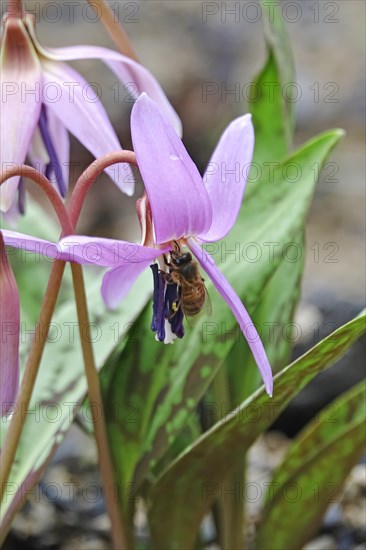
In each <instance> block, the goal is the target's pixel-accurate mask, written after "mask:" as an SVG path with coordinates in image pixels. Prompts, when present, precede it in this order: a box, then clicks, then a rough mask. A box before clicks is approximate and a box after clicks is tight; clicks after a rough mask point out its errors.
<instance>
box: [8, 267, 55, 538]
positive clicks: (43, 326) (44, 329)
mask: <svg viewBox="0 0 366 550" xmlns="http://www.w3.org/2000/svg"><path fill="white" fill-rule="evenodd" d="M64 269H65V262H62V261H57V262H55V264H54V266H53V268H52V271H51V275H50V278H49V281H48V285H47V289H46V293H45V295H44V298H43V302H42V307H41V312H40V316H39V321H38V330H37V333H36V335H37V337H35V338H34V339H33V342H32V345H31V349H30V352H29V356H28V360H27V363H26V366H25V370H24V374H23V378H22V382H21V385H20V389H19V393H18V396H17V400H16V402H15V406H14V413H13V416H12V419H11V422H10V426H9V429H8V432H7V435H6V437H5V441H4V445H3V449H2V452H1V455H0V472H1V484H0V501H1V500H2V498H3V495H4V491H5V489H6V485H7V481H8V479H9V474H10V470H11V466H12V464H13V461H14V458H15V453H16V450H17V447H18V443H19V439H20V435H21V433H22V429H23V424H24V422H25V420H26V417H27V412H28V408H29V403H30V400H31V397H32V392H33V387H34V384H35V381H36V378H37V374H38V367H39V364H40V361H41V358H42V354H43V350H44V346H45V343H46V340H47V336H48V331H49V328H50V323H51V319H52V315H53V311H54V309H55V305H56V301H57V297H58V291H59V289H60V286H61V281H62V276H63V273H64ZM3 536H4V533H3Z"/></svg>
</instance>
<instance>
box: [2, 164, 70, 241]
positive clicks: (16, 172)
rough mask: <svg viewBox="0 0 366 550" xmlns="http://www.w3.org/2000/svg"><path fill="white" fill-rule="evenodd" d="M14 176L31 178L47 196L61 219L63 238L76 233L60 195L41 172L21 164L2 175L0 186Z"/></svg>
mask: <svg viewBox="0 0 366 550" xmlns="http://www.w3.org/2000/svg"><path fill="white" fill-rule="evenodd" d="M13 176H22V177H25V178H29V179H30V180H32V181H33V182H34V183H36V184H37V185H38V186H39V187H40V188H41V189H42V191H43V192H44V193H45V194H46V195H47V198H48V199H49V201H50V203H51V204H52V206H53V209H54V211H55V212H56V215H57V217H58V219H59V222H60V225H61V227H62V236H66V235H72V233H74V227H73V224H72V223H71V221H70V217H69V214H68V211H67V209H66V206H65V205H64V203H63V201H62V199H61V197H60V195H59V194H58V192H57V191H56V189H55V188H54V187H53V185H52V183H51V182H50V181H49V180H48V179H47V178H46V176H43V175H42V174H41V173H40V172H38V171H37V170H35V168H32V167H31V166H27V165H26V164H21V165H20V166H13V167H11V168H8V169H6V170H5V171H4V172H1V174H0V185H2V184H3V183H4V182H5V181H6V180H7V179H9V178H11V177H13Z"/></svg>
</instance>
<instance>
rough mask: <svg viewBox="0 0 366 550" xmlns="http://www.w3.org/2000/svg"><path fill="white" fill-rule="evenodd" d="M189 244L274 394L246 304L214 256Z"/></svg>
mask: <svg viewBox="0 0 366 550" xmlns="http://www.w3.org/2000/svg"><path fill="white" fill-rule="evenodd" d="M188 246H189V248H190V249H191V250H192V252H193V254H194V255H195V257H196V258H197V261H198V262H199V263H200V265H201V266H202V268H203V269H204V270H205V271H206V273H207V274H208V276H209V277H210V279H211V280H212V282H213V284H214V285H215V287H216V288H217V290H218V291H219V292H220V294H221V296H222V297H223V298H224V300H225V301H226V302H227V304H228V305H229V307H230V309H231V311H232V312H233V314H234V316H235V318H236V320H237V321H238V323H239V326H240V328H241V330H242V332H243V335H244V336H245V338H246V340H247V342H248V345H249V347H250V349H251V350H252V353H253V356H254V359H255V361H256V363H257V366H258V368H259V371H260V373H261V376H262V379H263V382H264V385H265V387H266V390H267V393H268V395H270V396H272V391H273V379H272V371H271V367H270V364H269V362H268V359H267V355H266V352H265V350H264V347H263V344H262V342H261V339H260V336H259V334H258V332H257V330H256V328H255V326H254V325H253V323H252V320H251V318H250V317H249V314H248V312H247V310H246V309H245V307H244V305H243V304H242V303H241V300H240V298H239V296H238V295H237V294H236V293H235V291H234V289H233V288H232V287H231V285H230V284H229V282H228V281H227V279H226V278H225V277H224V276H223V274H222V273H221V271H220V270H219V268H218V267H217V265H216V264H215V262H214V261H213V259H212V257H211V256H209V255H208V254H207V252H206V251H205V250H203V248H201V246H200V245H199V244H198V243H197V242H196V241H195V240H194V239H189V241H188Z"/></svg>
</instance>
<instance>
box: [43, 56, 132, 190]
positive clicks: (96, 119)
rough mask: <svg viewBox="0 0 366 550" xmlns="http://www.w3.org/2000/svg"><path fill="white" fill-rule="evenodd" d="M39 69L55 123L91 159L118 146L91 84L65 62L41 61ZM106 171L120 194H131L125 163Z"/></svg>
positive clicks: (130, 183)
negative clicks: (63, 129)
mask: <svg viewBox="0 0 366 550" xmlns="http://www.w3.org/2000/svg"><path fill="white" fill-rule="evenodd" d="M42 68H43V80H44V94H43V95H44V101H45V103H46V105H47V107H48V110H49V111H52V112H53V113H54V115H55V116H56V117H57V118H58V119H59V124H64V126H65V127H66V128H67V129H68V130H69V131H70V132H71V133H72V134H73V135H74V136H75V137H76V138H77V139H78V140H79V141H80V142H81V143H82V144H83V145H84V147H86V149H88V150H89V151H90V152H91V153H92V154H93V155H94V156H95V158H98V157H101V156H103V155H105V154H107V153H111V152H113V151H117V150H120V149H122V147H121V145H120V143H119V141H118V138H117V135H116V133H115V131H114V130H113V127H112V124H111V122H110V120H109V118H108V115H107V113H106V111H105V109H104V107H103V105H102V103H101V101H100V99H99V97H98V96H97V95H96V94H95V92H94V90H93V87H92V86H91V85H90V84H88V83H87V81H86V80H85V79H84V78H83V77H82V76H81V75H80V74H79V73H77V72H76V71H74V69H72V68H71V67H69V66H68V65H66V64H65V63H62V62H54V61H43V63H42ZM106 172H107V173H108V175H109V176H110V177H111V178H112V179H113V181H114V182H115V183H116V184H117V185H118V187H119V188H120V189H121V190H122V191H123V192H124V193H126V194H127V195H132V194H133V190H134V177H133V175H132V171H131V168H130V166H129V165H128V164H125V163H124V164H116V165H114V166H111V167H109V168H107V169H106Z"/></svg>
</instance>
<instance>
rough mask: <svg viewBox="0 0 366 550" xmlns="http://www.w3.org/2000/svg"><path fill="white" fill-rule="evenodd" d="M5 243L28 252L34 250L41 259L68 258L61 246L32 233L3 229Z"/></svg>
mask: <svg viewBox="0 0 366 550" xmlns="http://www.w3.org/2000/svg"><path fill="white" fill-rule="evenodd" d="M2 234H3V237H4V241H5V244H6V245H7V246H12V247H14V248H19V249H20V250H24V251H27V252H33V253H34V254H36V255H37V257H38V258H40V259H56V260H62V259H65V261H66V260H67V254H62V252H61V249H60V246H59V245H58V244H56V243H52V242H50V241H45V240H44V239H38V238H37V237H32V236H31V235H26V234H24V233H18V232H17V231H10V230H8V229H2Z"/></svg>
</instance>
